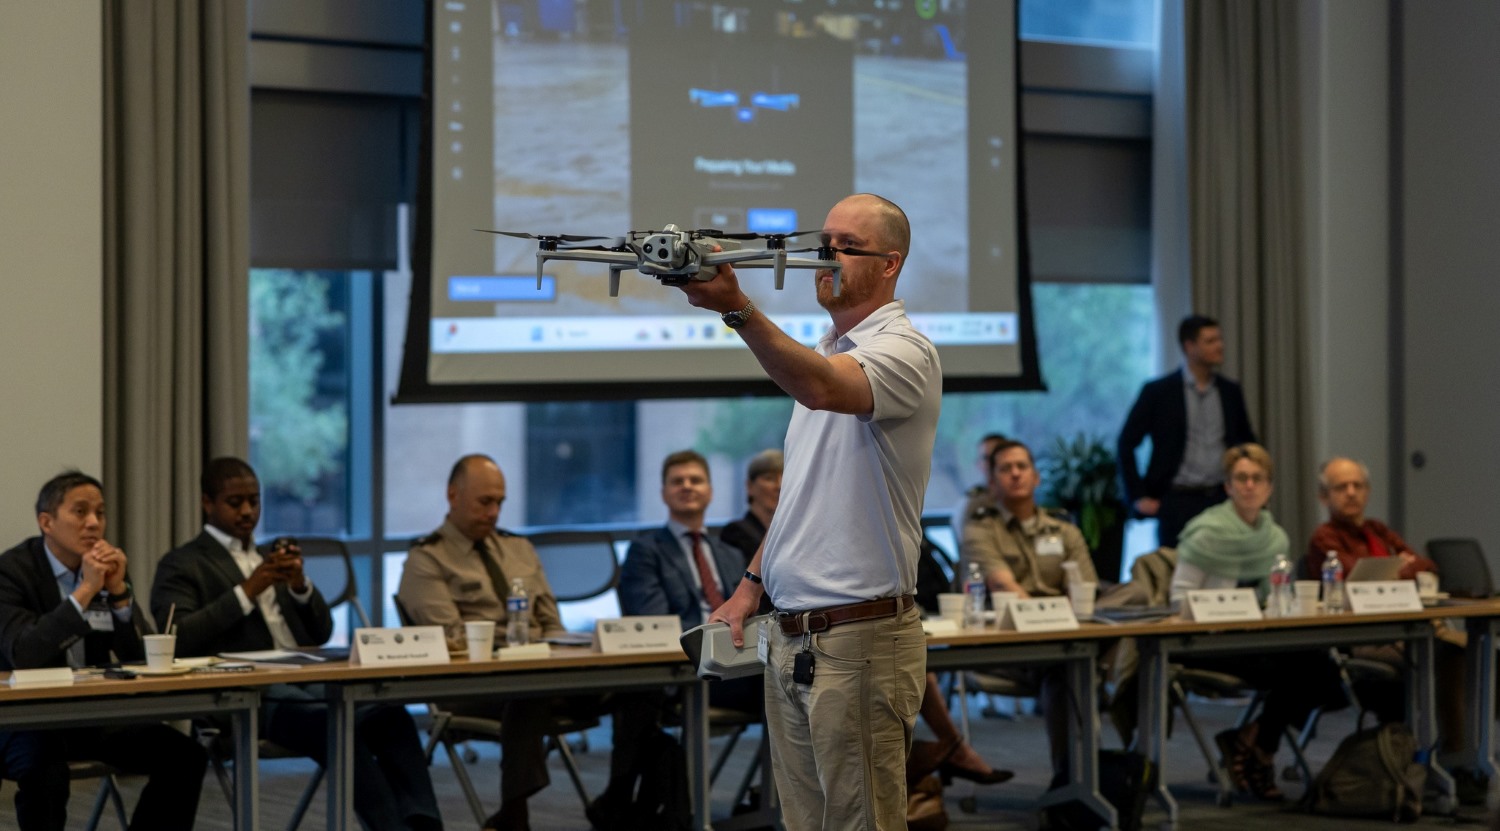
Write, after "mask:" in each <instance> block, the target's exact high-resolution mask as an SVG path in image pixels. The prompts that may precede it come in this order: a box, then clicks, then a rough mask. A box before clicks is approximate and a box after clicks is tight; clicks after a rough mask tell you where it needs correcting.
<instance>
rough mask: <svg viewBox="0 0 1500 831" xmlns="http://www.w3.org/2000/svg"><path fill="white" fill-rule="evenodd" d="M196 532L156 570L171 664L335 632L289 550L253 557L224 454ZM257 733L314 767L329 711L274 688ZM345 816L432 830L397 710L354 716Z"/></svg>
mask: <svg viewBox="0 0 1500 831" xmlns="http://www.w3.org/2000/svg"><path fill="white" fill-rule="evenodd" d="M201 485H202V492H203V503H202V504H203V519H204V525H203V530H202V531H201V532H200V533H199V534H198V536H196V537H194V538H193V539H192V540H190V541H189V542H187V543H185V544H183V545H182V546H180V547H178V548H176V549H173V550H172V551H171V552H169V553H168V554H167V556H165V557H163V558H162V561H161V564H160V565H159V566H157V570H156V580H155V582H154V584H153V585H152V588H151V610H152V612H154V613H155V614H156V616H157V619H158V620H163V621H165V620H166V619H167V616H168V615H171V617H172V620H173V623H174V626H175V628H176V629H177V654H178V655H181V656H192V655H215V654H218V653H220V652H251V651H259V650H264V649H272V648H277V649H290V648H293V647H297V646H319V645H322V644H323V643H324V642H325V641H327V640H328V638H329V636H330V635H332V634H333V615H332V613H331V612H330V611H329V609H328V603H327V601H325V600H324V599H323V594H322V593H321V592H319V591H318V588H317V586H314V585H313V583H312V581H311V580H309V579H307V576H306V575H305V574H304V573H303V571H302V555H301V552H300V550H299V549H298V548H297V544H296V542H295V541H291V540H278V541H277V543H276V544H275V545H274V546H273V548H272V550H270V551H268V552H266V553H265V554H262V553H261V552H260V550H258V549H257V548H256V545H255V527H256V526H257V525H259V524H260V480H259V479H258V478H257V477H256V475H255V471H254V469H252V468H251V467H250V465H249V464H247V463H246V462H244V461H243V460H241V459H236V458H233V457H230V456H225V457H221V458H218V459H214V460H212V461H210V462H209V463H208V465H207V466H206V467H205V468H204V470H203V477H202V481H201ZM265 697H266V703H265V705H264V706H263V710H262V712H263V715H262V718H261V720H260V724H261V735H262V737H263V738H266V739H269V740H271V741H273V742H275V743H276V744H279V745H281V746H283V747H286V748H289V749H291V750H293V751H295V752H297V753H300V754H302V755H305V756H309V757H311V758H313V759H315V760H317V761H318V762H319V763H320V764H322V763H325V761H326V756H327V753H328V739H327V735H328V733H327V730H328V707H327V705H326V704H325V703H323V701H322V700H321V698H320V690H319V689H317V685H311V686H307V687H303V686H294V685H291V684H276V685H273V686H272V687H270V688H269V689H268V690H267V692H266V694H265ZM355 724H356V729H355V733H354V811H355V813H356V814H358V816H359V819H360V821H361V823H362V824H363V825H364V827H365V828H367V829H370V831H431V830H432V829H441V828H442V827H443V826H442V819H441V816H440V815H439V812H438V806H437V797H436V796H435V795H434V793H433V790H432V780H431V779H430V778H429V777H428V775H427V757H426V756H425V754H423V752H422V744H421V740H420V739H419V738H418V737H417V727H416V722H414V721H413V720H412V717H411V715H410V714H409V713H407V712H406V710H405V709H404V708H402V707H399V706H395V705H386V704H380V705H367V706H362V707H359V708H358V709H357V710H356V715H355Z"/></svg>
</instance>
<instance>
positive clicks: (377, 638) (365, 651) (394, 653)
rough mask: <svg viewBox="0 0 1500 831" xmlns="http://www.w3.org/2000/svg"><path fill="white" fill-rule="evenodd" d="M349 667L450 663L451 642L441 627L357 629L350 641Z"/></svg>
mask: <svg viewBox="0 0 1500 831" xmlns="http://www.w3.org/2000/svg"><path fill="white" fill-rule="evenodd" d="M349 646H350V648H349V663H351V664H363V665H366V666H417V665H421V664H446V663H448V641H447V640H446V639H445V638H444V637H443V627H441V626H402V627H400V628H388V629H380V628H374V627H372V628H369V629H355V630H354V637H352V638H350V639H349Z"/></svg>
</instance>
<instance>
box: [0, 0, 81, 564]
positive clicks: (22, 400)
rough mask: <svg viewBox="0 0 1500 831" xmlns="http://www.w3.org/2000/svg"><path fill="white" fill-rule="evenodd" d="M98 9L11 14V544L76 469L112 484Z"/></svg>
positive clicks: (3, 160) (7, 289) (59, 6)
mask: <svg viewBox="0 0 1500 831" xmlns="http://www.w3.org/2000/svg"><path fill="white" fill-rule="evenodd" d="M101 9H102V6H101V4H99V3H83V2H72V3H54V2H48V0H6V2H4V3H0V79H3V80H0V148H4V153H3V155H0V263H3V268H4V272H3V273H0V391H3V392H0V430H3V431H4V432H3V438H0V459H3V462H4V464H3V470H4V476H0V546H3V547H7V548H8V547H9V546H10V545H11V544H13V543H14V542H15V541H17V540H18V539H20V538H21V537H22V536H25V535H29V534H34V533H36V517H35V516H34V514H33V511H32V509H31V508H30V507H29V506H30V505H32V504H33V503H34V502H35V500H36V492H37V489H38V488H39V487H40V486H41V484H42V483H43V482H45V481H46V480H47V479H48V478H49V477H50V476H52V475H53V474H55V473H57V472H58V471H60V470H61V469H62V468H64V467H78V468H81V469H82V470H84V471H85V472H88V473H91V474H93V475H95V476H99V475H100V474H101V471H100V465H101V463H102V460H103V457H102V453H103V451H102V448H103V433H104V426H103V394H104V393H103V390H104V384H103V366H102V358H101V350H102V346H103V333H102V329H101V327H102V324H103V318H102V308H103V299H102V296H101V293H102V292H101V277H100V275H101V266H102V263H103V224H102V215H101V207H102V201H103V198H102V194H103V174H102V164H103V144H104V138H103V85H102V78H101V67H102V41H101V20H100V13H101Z"/></svg>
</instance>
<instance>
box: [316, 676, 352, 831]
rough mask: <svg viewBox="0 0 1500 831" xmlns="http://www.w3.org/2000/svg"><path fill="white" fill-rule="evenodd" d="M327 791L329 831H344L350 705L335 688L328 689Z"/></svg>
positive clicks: (347, 823)
mask: <svg viewBox="0 0 1500 831" xmlns="http://www.w3.org/2000/svg"><path fill="white" fill-rule="evenodd" d="M324 772H325V774H326V775H327V784H326V786H325V787H326V788H327V789H328V828H329V831H348V829H352V828H356V827H357V825H356V823H355V822H354V818H353V815H354V701H353V699H352V697H350V696H349V695H348V693H347V691H346V690H345V689H344V688H343V687H341V686H339V685H337V684H330V685H329V686H328V764H327V765H326V766H325V767H324Z"/></svg>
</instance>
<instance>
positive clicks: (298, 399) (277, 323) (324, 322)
mask: <svg viewBox="0 0 1500 831" xmlns="http://www.w3.org/2000/svg"><path fill="white" fill-rule="evenodd" d="M328 290H329V281H328V279H327V278H326V277H323V276H322V275H319V274H316V273H313V272H296V271H281V270H256V271H254V272H252V274H251V279H250V444H251V447H252V449H253V453H252V456H253V457H254V459H255V467H256V473H257V474H258V475H259V476H260V482H261V487H262V488H264V489H266V490H280V491H282V492H284V493H288V494H290V495H292V496H295V497H296V498H297V499H300V500H304V501H311V500H314V499H316V498H317V496H318V489H317V483H318V480H319V479H320V478H322V477H323V476H324V475H325V474H327V473H329V472H332V471H334V470H337V469H338V468H339V465H340V464H341V460H342V456H343V452H344V445H345V444H346V438H345V436H346V434H347V432H348V417H347V414H346V413H345V411H344V408H343V406H341V404H339V403H334V404H322V403H320V402H318V401H317V387H318V373H319V372H320V371H321V370H322V368H323V353H322V352H321V351H320V350H319V348H318V336H319V335H320V333H322V332H324V331H328V330H336V329H338V328H339V327H341V326H342V325H343V322H344V316H343V314H341V313H340V312H338V311H335V310H332V309H330V308H329V305H328Z"/></svg>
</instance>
